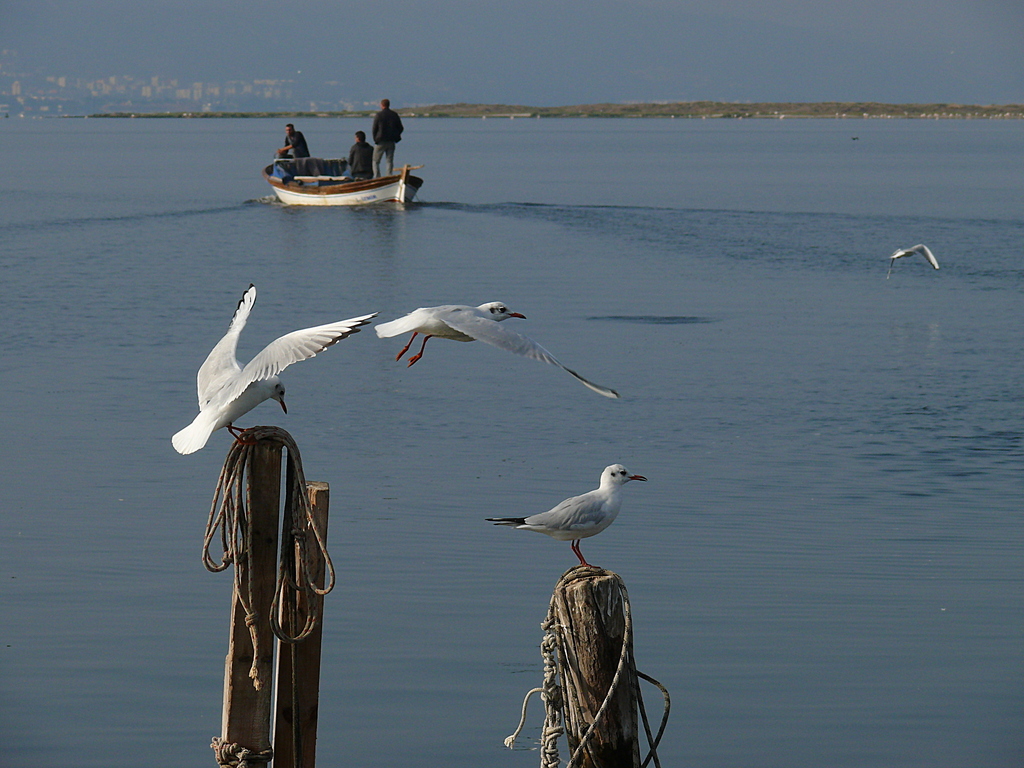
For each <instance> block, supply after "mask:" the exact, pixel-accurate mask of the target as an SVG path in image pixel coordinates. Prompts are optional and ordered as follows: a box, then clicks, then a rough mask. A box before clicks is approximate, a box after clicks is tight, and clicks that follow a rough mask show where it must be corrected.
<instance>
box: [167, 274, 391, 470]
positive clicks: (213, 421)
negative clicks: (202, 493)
mask: <svg viewBox="0 0 1024 768" xmlns="http://www.w3.org/2000/svg"><path fill="white" fill-rule="evenodd" d="M255 303H256V286H254V285H252V284H250V285H249V288H248V289H247V290H246V291H245V293H243V294H242V299H241V301H239V302H238V309H236V310H235V314H234V317H232V318H231V324H230V325H229V326H228V332H227V333H226V334H224V338H222V339H221V340H220V341H218V342H217V346H215V347H214V348H213V350H212V351H211V352H210V354H209V356H208V357H207V358H206V362H204V363H203V365H202V367H201V368H200V369H199V375H198V376H197V377H196V381H197V384H198V389H199V415H198V416H196V418H195V420H194V421H193V422H192V423H191V424H189V425H188V426H187V427H185V428H184V429H183V430H181V431H180V432H178V433H177V434H175V435H174V437H172V438H171V444H172V445H173V446H174V449H175V450H176V451H177V452H178V453H195V452H196V451H198V450H199V449H200V448H202V447H203V446H204V445H206V441H207V440H209V439H210V435H212V434H213V433H214V432H216V431H217V430H218V429H220V428H221V427H227V428H228V430H229V431H230V432H231V433H232V434H233V435H235V437H237V436H238V434H239V433H240V432H241V430H239V429H238V428H237V427H234V426H233V422H234V421H235V419H237V418H238V417H239V416H242V415H243V414H245V413H248V412H249V411H251V410H252V409H253V408H255V407H256V406H257V405H259V404H260V403H262V402H263V401H264V400H270V399H273V400H277V402H279V403H280V404H281V409H282V410H283V411H284V412H285V413H288V408H287V407H286V406H285V404H284V385H283V384H282V383H281V380H280V379H279V378H278V377H277V374H279V373H280V372H281V371H283V370H284V369H285V368H287V367H288V366H289V365H291V364H292V363H297V362H299V361H300V360H306V359H308V358H310V357H313V356H314V355H316V354H317V353H319V352H323V351H324V350H325V349H327V348H328V347H329V346H331V345H332V344H334V343H336V342H338V341H341V340H342V339H344V338H346V337H347V336H351V335H352V334H353V333H358V332H359V328H360V326H363V325H366V324H368V323H369V322H370V320H371V319H372V318H374V317H376V315H377V313H376V312H374V313H373V314H372V315H363V316H362V317H353V318H350V319H348V320H341V321H339V322H337V323H328V324H327V325H318V326H316V327H315V328H304V329H303V330H301V331H292V332H291V333H288V334H285V335H284V336H281V337H280V338H279V339H276V340H275V341H272V342H270V344H268V345H267V346H266V347H264V348H263V351H262V352H260V353H259V354H258V355H256V357H254V358H253V359H252V360H250V361H249V363H248V365H246V366H245V367H244V368H243V367H242V366H240V365H239V364H238V361H237V360H236V359H235V347H236V346H237V345H238V336H239V334H240V333H241V332H242V328H244V327H245V321H246V320H248V319H249V313H250V312H251V311H252V307H253V304H255Z"/></svg>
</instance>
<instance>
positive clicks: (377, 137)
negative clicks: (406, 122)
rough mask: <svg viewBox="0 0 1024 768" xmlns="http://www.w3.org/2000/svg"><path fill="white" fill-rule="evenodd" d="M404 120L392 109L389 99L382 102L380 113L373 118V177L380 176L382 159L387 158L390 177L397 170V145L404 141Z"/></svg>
mask: <svg viewBox="0 0 1024 768" xmlns="http://www.w3.org/2000/svg"><path fill="white" fill-rule="evenodd" d="M404 130H405V127H404V126H403V125H402V118H400V117H399V116H398V113H397V112H395V111H394V110H393V109H391V101H390V100H389V99H381V100H380V112H378V113H377V114H376V116H375V117H374V118H373V143H374V144H376V145H377V146H375V147H374V148H373V175H374V176H380V161H381V158H382V157H383V158H387V161H388V174H387V175H388V176H390V175H391V174H392V173H394V170H395V144H397V143H398V142H400V141H401V140H402V131H404Z"/></svg>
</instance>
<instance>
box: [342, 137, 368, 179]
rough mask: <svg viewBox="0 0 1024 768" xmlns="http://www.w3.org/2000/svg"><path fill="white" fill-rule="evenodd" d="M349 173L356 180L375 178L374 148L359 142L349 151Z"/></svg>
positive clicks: (366, 143)
mask: <svg viewBox="0 0 1024 768" xmlns="http://www.w3.org/2000/svg"><path fill="white" fill-rule="evenodd" d="M348 171H349V173H351V174H352V175H353V176H355V177H356V178H360V177H365V178H367V179H372V178H373V147H371V146H370V145H369V143H368V142H365V141H357V142H356V143H355V144H353V145H352V149H350V150H349V151H348Z"/></svg>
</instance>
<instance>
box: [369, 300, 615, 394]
mask: <svg viewBox="0 0 1024 768" xmlns="http://www.w3.org/2000/svg"><path fill="white" fill-rule="evenodd" d="M510 317H518V318H522V319H524V320H525V319H526V316H525V315H521V314H519V313H518V312H510V311H509V309H508V307H506V306H505V305H504V304H502V303H501V302H500V301H492V302H490V303H488V304H481V305H480V306H479V307H467V306H462V305H457V304H447V305H444V306H441V307H420V308H419V309H417V310H414V311H413V312H410V313H409V314H408V315H406V316H405V317H400V318H398V319H397V320H392V321H391V322H388V323H381V324H380V325H377V326H375V330H376V331H377V335H378V336H379V337H381V338H382V339H383V338H390V337H391V336H398V335H400V334H403V333H409V332H410V331H412V336H411V337H410V338H409V343H408V344H406V345H405V346H404V347H402V351H401V352H399V353H398V355H396V356H395V360H401V359H402V355H404V354H405V353H406V352H408V351H409V347H411V346H412V342H413V340H414V339H415V338H416V336H417V335H418V334H421V333H422V334H423V336H424V338H423V346H421V347H420V351H419V352H418V353H417V354H415V355H413V356H412V357H410V358H409V365H412V364H413V363H415V362H416V361H417V360H419V359H420V358H421V357H423V350H424V349H425V348H426V346H427V341H428V340H429V339H430V338H431V337H432V336H437V337H438V338H439V339H451V340H453V341H474V340H479V341H483V342H486V343H488V344H491V345H492V346H495V347H498V349H504V350H506V351H508V352H514V353H515V354H517V355H523V356H524V357H529V358H532V359H534V360H540V361H541V362H543V363H550V364H551V365H557V366H558V367H559V368H561V369H562V370H563V371H566V372H567V373H569V374H570V375H572V376H574V377H575V378H576V379H577V380H578V381H580V382H582V384H583V386H585V387H587V388H588V389H592V390H594V391H595V392H597V393H598V394H599V395H604V396H605V397H618V396H619V393H618V392H616V391H615V390H614V389H608V387H602V386H601V385H600V384H595V383H594V382H592V381H588V380H587V379H585V378H583V377H582V376H580V375H579V374H578V373H576V371H573V370H571V369H569V368H566V367H565V366H564V365H562V364H561V363H560V362H558V361H557V360H556V359H555V358H554V356H553V355H552V354H551V353H550V352H548V351H547V350H546V349H544V347H542V346H541V345H540V344H538V343H537V342H535V341H533V340H532V339H530V338H527V337H526V336H523V335H522V334H520V333H516V332H515V331H513V330H511V329H506V328H505V327H503V326H501V325H498V323H500V322H501V321H502V320H507V319H508V318H510Z"/></svg>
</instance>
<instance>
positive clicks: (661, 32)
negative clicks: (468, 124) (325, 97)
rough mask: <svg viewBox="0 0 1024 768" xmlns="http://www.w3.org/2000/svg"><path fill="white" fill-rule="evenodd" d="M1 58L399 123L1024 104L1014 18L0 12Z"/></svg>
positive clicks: (391, 1) (408, 1) (777, 5)
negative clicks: (260, 90) (333, 89)
mask: <svg viewBox="0 0 1024 768" xmlns="http://www.w3.org/2000/svg"><path fill="white" fill-rule="evenodd" d="M0 48H5V49H14V50H16V51H17V52H18V61H19V62H20V63H21V64H22V65H23V66H24V68H26V69H28V68H33V69H34V68H43V69H45V70H47V71H48V72H49V73H51V74H57V75H60V74H63V75H70V76H85V77H99V76H109V75H115V74H126V75H135V76H143V77H149V76H152V75H159V76H161V77H166V78H171V77H176V78H178V79H180V80H182V81H187V82H192V81H225V80H229V79H257V78H284V79H292V80H296V81H299V82H300V83H308V84H310V85H313V84H316V83H319V82H322V81H325V80H335V81H338V82H339V83H340V84H341V86H340V90H341V91H343V92H344V93H346V94H350V97H351V98H353V99H377V98H379V97H381V96H385V95H387V96H389V97H390V98H391V99H392V101H394V102H395V103H396V105H411V104H429V103H443V102H456V101H467V102H498V103H506V104H526V105H536V106H553V105H561V104H581V103H591V102H602V101H611V102H628V101H692V100H704V99H708V100H715V101H831V100H837V101H854V100H870V101H888V102H959V103H980V104H993V103H1021V102H1024V0H761V1H760V2H759V1H758V0H672V1H669V0H633V1H632V2H621V1H620V0H586V1H585V2H584V1H579V2H568V1H567V0H544V2H537V1H536V0H501V1H500V2H499V1H498V0H370V1H364V2H345V1H344V0H308V1H304V0H292V1H290V2H289V1H288V0H273V1H270V0H166V1H165V0H64V1H61V0H0Z"/></svg>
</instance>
